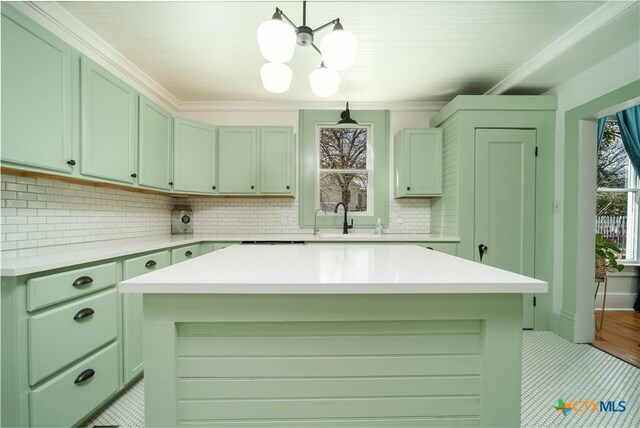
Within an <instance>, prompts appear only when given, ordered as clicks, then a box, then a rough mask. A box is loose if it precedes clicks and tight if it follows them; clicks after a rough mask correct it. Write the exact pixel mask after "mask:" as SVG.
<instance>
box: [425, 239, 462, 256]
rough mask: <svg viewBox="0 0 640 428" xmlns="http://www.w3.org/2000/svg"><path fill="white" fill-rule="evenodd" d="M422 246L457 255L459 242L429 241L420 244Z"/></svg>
mask: <svg viewBox="0 0 640 428" xmlns="http://www.w3.org/2000/svg"><path fill="white" fill-rule="evenodd" d="M420 246H422V247H426V248H429V249H431V250H435V251H440V252H441V253H445V254H451V255H452V256H455V255H456V253H457V251H456V248H457V244H454V243H452V242H427V243H426V244H420Z"/></svg>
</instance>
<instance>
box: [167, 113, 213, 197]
mask: <svg viewBox="0 0 640 428" xmlns="http://www.w3.org/2000/svg"><path fill="white" fill-rule="evenodd" d="M173 127H174V142H173V144H174V146H173V162H174V163H173V189H174V190H176V191H182V192H194V193H216V191H217V185H216V132H215V128H214V127H212V126H210V125H207V124H204V123H200V122H193V121H190V120H186V119H178V118H176V119H175V120H174V125H173Z"/></svg>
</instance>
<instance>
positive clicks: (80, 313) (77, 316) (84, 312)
mask: <svg viewBox="0 0 640 428" xmlns="http://www.w3.org/2000/svg"><path fill="white" fill-rule="evenodd" d="M93 314H95V311H94V310H93V309H91V308H84V309H80V310H79V311H78V313H77V314H75V315H74V316H73V319H74V320H76V321H80V320H81V319H83V318H87V317H90V316H91V315H93Z"/></svg>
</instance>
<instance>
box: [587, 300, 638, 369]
mask: <svg viewBox="0 0 640 428" xmlns="http://www.w3.org/2000/svg"><path fill="white" fill-rule="evenodd" d="M600 314H601V311H596V313H595V316H596V320H597V322H598V324H599V323H600ZM593 346H595V347H596V348H598V349H601V350H603V351H605V352H608V353H609V354H611V355H614V356H616V357H618V358H620V359H621V360H624V361H626V362H628V363H629V364H633V365H634V366H636V367H640V312H632V311H605V314H604V324H603V325H602V330H600V331H596V339H595V341H594V342H593Z"/></svg>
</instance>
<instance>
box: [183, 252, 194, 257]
mask: <svg viewBox="0 0 640 428" xmlns="http://www.w3.org/2000/svg"><path fill="white" fill-rule="evenodd" d="M184 255H185V256H187V257H191V256H193V253H192V252H191V251H186V252H185V253H184Z"/></svg>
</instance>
